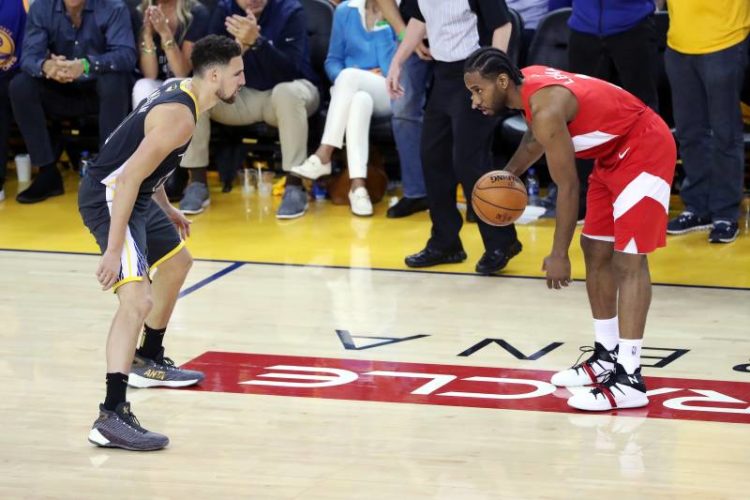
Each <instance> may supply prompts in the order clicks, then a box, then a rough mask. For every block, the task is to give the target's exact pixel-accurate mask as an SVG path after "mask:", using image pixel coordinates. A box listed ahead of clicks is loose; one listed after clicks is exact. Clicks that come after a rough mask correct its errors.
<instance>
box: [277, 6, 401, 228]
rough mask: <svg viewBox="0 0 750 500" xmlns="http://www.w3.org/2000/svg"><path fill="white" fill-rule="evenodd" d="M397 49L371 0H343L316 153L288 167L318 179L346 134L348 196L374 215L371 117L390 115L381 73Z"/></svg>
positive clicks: (356, 208)
mask: <svg viewBox="0 0 750 500" xmlns="http://www.w3.org/2000/svg"><path fill="white" fill-rule="evenodd" d="M395 51H396V35H395V33H394V32H393V29H391V27H390V26H389V25H388V24H387V23H385V22H383V20H382V16H381V14H380V10H379V9H378V7H377V4H376V2H375V0H347V1H345V2H342V3H341V5H339V6H338V7H337V8H336V14H335V16H334V18H333V30H332V31H331V43H330V45H329V47H328V57H327V58H326V62H325V68H326V73H327V74H328V78H330V80H331V81H332V82H334V86H333V89H331V105H330V106H329V108H328V117H327V119H326V125H325V130H324V132H323V139H322V141H321V144H320V146H319V147H318V150H317V151H316V152H315V154H313V155H311V156H310V157H309V158H307V160H305V161H304V162H303V163H302V165H300V166H295V167H292V173H294V174H297V175H299V176H301V177H307V178H309V179H317V178H318V177H320V176H322V175H328V174H330V173H331V155H332V154H333V152H334V150H336V149H337V148H339V149H340V148H341V147H342V145H343V142H344V134H346V155H347V163H348V165H349V178H350V179H351V185H350V189H349V202H350V204H351V209H352V213H354V215H360V216H369V215H372V203H371V202H370V196H369V195H368V193H367V189H366V188H365V179H366V178H367V159H368V155H369V148H368V142H369V135H370V120H371V118H372V116H373V115H375V116H389V115H390V114H391V101H390V97H389V95H388V89H387V87H386V85H385V76H384V75H385V74H386V72H387V71H388V67H389V66H390V64H391V59H392V58H393V54H394V52H395Z"/></svg>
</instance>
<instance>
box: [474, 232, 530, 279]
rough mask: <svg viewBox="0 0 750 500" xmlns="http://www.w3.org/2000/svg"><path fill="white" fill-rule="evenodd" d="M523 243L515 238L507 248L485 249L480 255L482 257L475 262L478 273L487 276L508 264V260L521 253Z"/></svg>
mask: <svg viewBox="0 0 750 500" xmlns="http://www.w3.org/2000/svg"><path fill="white" fill-rule="evenodd" d="M522 249H523V245H521V242H520V241H518V240H516V241H514V242H513V243H511V245H510V246H509V247H507V248H496V249H495V250H487V251H486V252H484V255H482V258H481V259H479V262H477V267H476V271H477V273H479V274H484V275H486V276H489V275H490V274H495V273H496V272H498V271H500V270H502V269H503V268H504V267H505V266H507V265H508V261H510V259H512V258H513V257H515V256H516V255H518V254H519V253H521V250H522Z"/></svg>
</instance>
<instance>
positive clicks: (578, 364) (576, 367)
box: [571, 345, 596, 372]
mask: <svg viewBox="0 0 750 500" xmlns="http://www.w3.org/2000/svg"><path fill="white" fill-rule="evenodd" d="M578 350H579V351H581V354H579V355H578V359H576V362H575V363H573V366H572V367H571V368H573V369H574V370H575V371H576V372H578V371H579V370H582V368H581V367H582V366H583V364H584V363H587V362H588V361H589V360H590V359H591V358H589V359H587V360H586V361H584V362H583V363H581V362H580V361H581V358H582V357H584V356H585V355H586V354H588V353H594V352H595V351H596V348H595V347H594V346H590V345H582V346H580V347H579V348H578ZM592 356H593V354H592Z"/></svg>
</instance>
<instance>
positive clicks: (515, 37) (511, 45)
mask: <svg viewBox="0 0 750 500" xmlns="http://www.w3.org/2000/svg"><path fill="white" fill-rule="evenodd" d="M508 13H509V14H510V24H511V25H512V26H513V31H512V32H511V34H510V42H508V57H510V60H511V61H512V62H513V64H515V65H516V66H518V64H519V61H520V58H521V44H523V19H522V18H521V15H520V14H519V13H518V12H516V11H515V10H513V9H508Z"/></svg>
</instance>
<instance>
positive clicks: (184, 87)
mask: <svg viewBox="0 0 750 500" xmlns="http://www.w3.org/2000/svg"><path fill="white" fill-rule="evenodd" d="M188 80H190V81H192V79H188V78H186V79H185V80H182V81H181V82H180V90H182V91H183V92H185V93H186V94H187V95H189V96H190V98H191V99H192V100H193V104H195V115H196V116H198V115H199V114H201V110H200V107H199V106H198V98H197V97H195V94H193V91H192V90H190V89H189V88H188V86H187V83H188Z"/></svg>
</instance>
